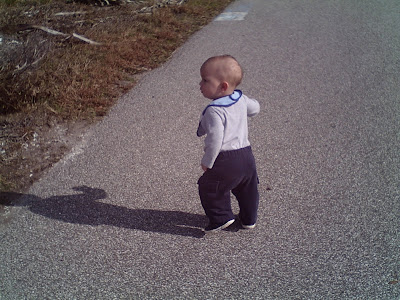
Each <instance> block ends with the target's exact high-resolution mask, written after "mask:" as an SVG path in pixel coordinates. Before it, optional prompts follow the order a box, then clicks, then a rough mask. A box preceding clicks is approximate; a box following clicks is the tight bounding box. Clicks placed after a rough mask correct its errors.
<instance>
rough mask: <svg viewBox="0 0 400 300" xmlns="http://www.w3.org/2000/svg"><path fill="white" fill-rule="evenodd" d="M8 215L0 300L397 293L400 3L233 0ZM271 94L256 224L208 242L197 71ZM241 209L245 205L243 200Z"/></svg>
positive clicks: (256, 134)
mask: <svg viewBox="0 0 400 300" xmlns="http://www.w3.org/2000/svg"><path fill="white" fill-rule="evenodd" d="M228 10H229V11H231V12H241V13H242V14H240V15H239V16H241V17H243V16H244V15H245V13H246V12H248V14H247V15H246V16H245V17H244V20H242V21H234V20H232V21H214V22H212V23H211V24H210V25H209V26H207V27H205V28H204V29H203V30H202V31H200V32H198V33H197V34H195V35H194V36H193V38H192V39H190V40H189V41H188V42H187V43H186V44H185V45H184V46H183V47H182V48H181V49H180V50H179V51H177V52H176V53H175V55H174V56H173V57H172V59H171V60H170V61H169V62H168V63H166V64H165V65H164V66H163V67H161V68H159V69H157V70H154V71H152V72H151V73H149V74H148V75H146V76H145V77H144V78H143V79H142V80H141V82H140V84H139V85H138V86H137V87H136V88H135V89H133V90H132V91H131V92H129V93H128V94H127V95H126V96H125V97H123V98H122V99H121V100H120V101H119V103H118V104H117V105H116V106H115V108H114V109H113V110H112V112H111V113H110V115H109V117H107V118H105V119H104V121H103V122H101V123H100V124H98V125H97V126H95V127H94V128H92V129H91V130H90V131H89V132H87V134H86V135H85V137H84V139H83V142H82V144H80V145H77V147H76V148H75V149H74V151H73V152H71V154H70V155H69V156H68V157H66V159H65V160H64V161H62V162H60V163H59V164H58V165H56V166H55V167H54V168H53V169H52V170H51V171H50V172H49V174H48V176H46V177H45V178H43V179H42V180H41V181H40V182H38V183H37V184H36V185H35V186H34V187H33V188H32V189H31V191H30V192H29V194H28V195H26V196H24V197H23V199H22V201H21V203H20V205H19V206H18V207H15V208H14V209H13V212H12V214H13V217H12V220H11V221H10V222H9V223H8V224H6V225H3V226H2V228H1V230H0V238H1V245H0V268H1V270H0V299H399V298H400V283H398V282H397V281H398V280H399V277H400V260H399V258H400V251H399V250H400V249H399V245H400V237H399V228H400V226H399V225H400V224H399V220H400V216H399V212H400V209H399V202H400V201H399V182H400V180H399V165H400V161H399V154H400V151H399V150H400V149H399V116H400V115H399V103H400V101H399V100H400V99H399V95H400V82H399V78H400V77H399V68H400V2H399V1H397V0H385V1H378V0H365V1H356V0H336V1H311V0H298V1H289V0H268V1H267V0H254V1H250V0H239V1H237V2H235V3H234V4H233V5H232V6H230V7H229V9H228ZM222 53H231V54H232V55H234V56H236V57H237V59H238V60H239V61H240V62H241V63H242V64H243V66H244V69H245V72H246V77H245V79H244V82H243V84H242V86H241V88H242V89H243V91H244V92H245V93H247V94H248V95H249V96H252V97H255V98H257V99H258V100H259V101H260V103H261V105H262V112H261V113H260V115H259V116H258V117H257V118H255V119H254V120H252V121H251V123H250V127H251V128H250V130H251V142H252V144H253V148H254V152H255V155H256V159H257V163H258V170H259V177H260V181H261V184H260V193H261V204H260V215H259V221H258V224H257V228H256V229H255V230H254V231H243V230H239V231H223V232H221V233H218V234H211V235H206V236H203V234H202V231H201V228H202V227H203V226H204V225H205V223H206V219H205V217H204V213H203V211H202V208H201V206H200V202H199V199H198V196H197V186H196V180H197V178H198V177H199V176H200V175H201V169H200V166H199V162H200V157H201V154H202V140H201V139H198V138H197V137H196V134H195V133H196V128H197V123H198V118H199V115H200V113H201V111H202V109H203V107H204V106H205V105H206V104H207V100H205V99H203V98H202V96H201V94H200V92H199V89H198V82H199V80H200V78H199V71H198V70H199V67H200V65H201V63H202V62H203V61H204V60H205V59H206V58H208V57H209V56H211V55H216V54H222ZM234 209H235V210H237V206H236V205H234Z"/></svg>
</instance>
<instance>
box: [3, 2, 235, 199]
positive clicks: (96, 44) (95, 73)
mask: <svg viewBox="0 0 400 300" xmlns="http://www.w3.org/2000/svg"><path fill="white" fill-rule="evenodd" d="M0 1H1V2H0V130H1V132H0V159H1V171H0V189H1V191H23V190H24V189H26V188H27V187H29V185H30V184H32V183H33V182H34V181H35V180H37V179H38V178H39V177H40V176H41V174H43V171H45V170H46V169H47V168H49V167H50V166H51V165H52V164H54V163H55V162H57V161H58V160H59V159H60V158H62V156H63V155H64V154H65V153H66V151H68V150H69V148H70V146H71V145H72V144H73V143H74V142H75V141H76V137H77V136H78V134H77V133H79V131H81V130H83V129H84V128H85V126H87V124H91V123H93V122H96V121H97V120H98V119H99V118H101V117H103V116H104V115H106V114H107V112H108V110H109V109H110V107H111V106H112V105H113V104H114V103H115V101H116V100H117V99H118V98H119V96H121V95H122V94H123V93H124V92H126V91H127V90H128V89H130V88H132V87H133V86H134V85H135V83H136V81H137V79H138V76H139V75H140V74H141V73H143V72H146V71H148V70H151V69H153V68H156V67H157V66H159V65H160V64H162V63H163V62H165V61H166V60H168V58H169V57H170V56H171V55H172V53H173V52H174V50H176V49H177V48H178V47H179V46H180V45H182V44H183V42H184V41H185V40H186V39H187V38H188V37H189V36H190V35H191V34H193V33H194V32H195V31H197V30H199V29H200V28H201V27H202V26H204V25H206V24H207V23H208V22H210V21H211V20H212V19H213V18H214V17H215V16H216V15H217V14H219V13H220V12H221V11H222V10H223V9H224V8H225V7H226V6H227V5H228V4H229V3H230V2H232V0H218V1H215V0H186V1H185V0H183V1H182V0H181V1H172V0H169V1H166V0H158V1H156V0H152V1H150V0H149V1H145V0H143V1H132V0H130V1H127V0H124V1H123V0H118V1H117V0H86V1H85V0H82V1H79V2H73V1H68V0H31V1H29V0H26V1H23V0H0ZM74 136H75V138H74Z"/></svg>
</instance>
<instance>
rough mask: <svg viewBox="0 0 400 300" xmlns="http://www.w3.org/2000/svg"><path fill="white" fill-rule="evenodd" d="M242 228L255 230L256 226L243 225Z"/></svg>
mask: <svg viewBox="0 0 400 300" xmlns="http://www.w3.org/2000/svg"><path fill="white" fill-rule="evenodd" d="M242 227H243V228H244V229H253V228H254V227H256V224H253V225H243V224H242Z"/></svg>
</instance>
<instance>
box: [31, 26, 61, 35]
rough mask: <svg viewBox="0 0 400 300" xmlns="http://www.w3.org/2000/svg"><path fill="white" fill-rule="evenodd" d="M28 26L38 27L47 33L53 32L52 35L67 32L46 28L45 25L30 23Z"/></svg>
mask: <svg viewBox="0 0 400 300" xmlns="http://www.w3.org/2000/svg"><path fill="white" fill-rule="evenodd" d="M30 27H31V28H35V29H40V30H43V31H45V32H47V33H50V34H54V35H62V36H68V34H66V33H62V32H60V31H57V30H53V29H50V28H47V27H44V26H38V25H31V26H30Z"/></svg>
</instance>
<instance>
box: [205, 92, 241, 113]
mask: <svg viewBox="0 0 400 300" xmlns="http://www.w3.org/2000/svg"><path fill="white" fill-rule="evenodd" d="M242 94H243V93H242V91H241V90H235V91H234V92H233V94H231V95H228V96H224V97H221V98H218V99H215V100H214V101H213V102H211V104H209V105H207V107H206V108H205V109H204V110H203V115H204V114H205V112H206V110H207V108H209V107H210V106H219V107H228V106H231V105H233V104H235V103H236V102H238V101H239V99H240V97H242Z"/></svg>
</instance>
